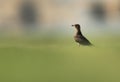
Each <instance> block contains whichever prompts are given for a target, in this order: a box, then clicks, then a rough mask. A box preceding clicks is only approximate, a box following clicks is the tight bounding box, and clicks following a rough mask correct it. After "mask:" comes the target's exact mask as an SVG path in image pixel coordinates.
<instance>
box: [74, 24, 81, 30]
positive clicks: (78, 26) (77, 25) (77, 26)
mask: <svg viewBox="0 0 120 82" xmlns="http://www.w3.org/2000/svg"><path fill="white" fill-rule="evenodd" d="M72 27H75V28H76V29H80V25H79V24H74V25H72Z"/></svg>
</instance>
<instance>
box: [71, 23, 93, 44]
mask: <svg viewBox="0 0 120 82" xmlns="http://www.w3.org/2000/svg"><path fill="white" fill-rule="evenodd" d="M72 27H75V28H76V30H77V32H76V35H75V36H74V40H75V41H76V42H77V43H79V45H83V46H92V44H91V42H90V41H89V40H88V39H87V38H86V37H84V36H83V34H82V32H81V26H80V25H79V24H74V25H72Z"/></svg>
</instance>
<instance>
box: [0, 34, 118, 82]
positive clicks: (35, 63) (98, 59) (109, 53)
mask: <svg viewBox="0 0 120 82" xmlns="http://www.w3.org/2000/svg"><path fill="white" fill-rule="evenodd" d="M91 39H92V40H91V41H92V43H94V46H93V47H84V46H78V45H77V44H76V43H75V42H74V41H73V39H72V38H70V37H69V38H68V37H67V38H60V39H55V38H54V39H53V38H52V39H49V40H48V38H43V39H38V38H34V39H33V38H32V39H31V38H19V39H18V38H7V39H6V38H3V39H1V40H0V81H1V82H119V81H120V38H119V37H116V36H115V37H114V36H109V37H103V36H102V37H101V38H100V37H94V38H93V37H91Z"/></svg>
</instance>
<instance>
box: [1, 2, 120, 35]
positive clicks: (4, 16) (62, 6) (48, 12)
mask: <svg viewBox="0 0 120 82" xmlns="http://www.w3.org/2000/svg"><path fill="white" fill-rule="evenodd" d="M75 23H79V24H81V26H82V30H83V31H85V32H86V33H87V32H89V34H95V33H101V30H102V32H103V31H105V32H111V33H115V34H119V30H120V0H0V35H1V36H2V35H13V36H21V35H24V34H32V35H40V34H43V35H45V34H47V35H49V34H54V33H55V34H63V35H64V34H66V35H70V34H72V31H73V28H72V27H71V25H72V24H75Z"/></svg>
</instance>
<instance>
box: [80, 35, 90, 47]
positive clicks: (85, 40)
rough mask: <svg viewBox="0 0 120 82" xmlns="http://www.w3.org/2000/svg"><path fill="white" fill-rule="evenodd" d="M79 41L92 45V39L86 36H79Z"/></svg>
mask: <svg viewBox="0 0 120 82" xmlns="http://www.w3.org/2000/svg"><path fill="white" fill-rule="evenodd" d="M79 43H80V44H83V45H91V43H90V41H89V40H88V39H87V38H86V37H84V36H79Z"/></svg>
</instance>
